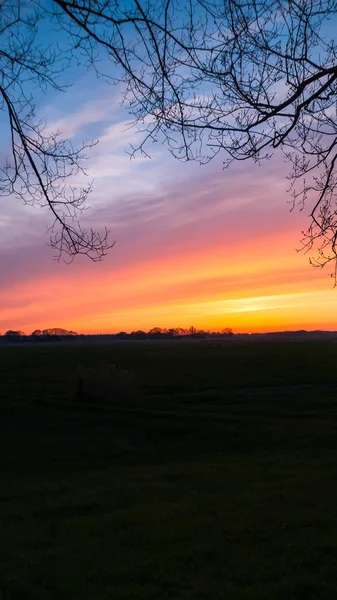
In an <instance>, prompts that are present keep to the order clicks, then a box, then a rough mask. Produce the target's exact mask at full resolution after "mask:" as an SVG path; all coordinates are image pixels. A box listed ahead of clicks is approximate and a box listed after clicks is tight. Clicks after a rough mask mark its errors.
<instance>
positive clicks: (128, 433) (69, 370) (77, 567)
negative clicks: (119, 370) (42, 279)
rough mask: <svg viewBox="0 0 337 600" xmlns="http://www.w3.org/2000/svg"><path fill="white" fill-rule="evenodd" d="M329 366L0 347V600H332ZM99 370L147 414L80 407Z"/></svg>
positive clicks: (184, 347)
mask: <svg viewBox="0 0 337 600" xmlns="http://www.w3.org/2000/svg"><path fill="white" fill-rule="evenodd" d="M336 352H337V346H336V345H334V344H331V343H328V342H315V343H314V342H312V343H309V344H302V343H297V342H293V343H290V344H286V343H267V344H261V343H246V344H240V343H236V342H234V343H233V344H227V345H224V347H222V348H208V347H207V344H206V345H205V344H178V345H176V344H174V345H172V344H170V343H167V344H156V343H147V344H132V343H131V344H109V345H96V346H90V345H83V346H81V347H78V346H70V345H68V346H58V345H55V346H47V345H41V346H37V347H29V348H28V347H11V348H10V347H7V348H4V347H1V348H0V371H1V372H0V376H1V390H0V394H1V414H0V417H1V421H0V423H1V424H0V428H1V430H0V484H1V487H0V515H1V517H0V539H1V546H0V548H1V550H0V554H1V560H0V599H2V598H3V599H5V598H6V599H8V600H11V599H13V600H14V599H16V598H18V599H25V600H26V599H37V600H39V599H47V598H48V599H54V598H55V600H56V599H57V600H58V599H59V598H67V599H71V600H72V599H77V598H78V599H81V600H86V599H90V600H94V599H95V600H96V599H97V600H101V599H102V600H103V599H107V598H109V599H110V598H113V599H114V598H116V599H119V598H121V599H131V598H135V597H137V598H141V599H144V600H149V599H153V600H155V599H156V600H158V599H161V598H163V599H164V598H168V597H172V598H177V599H181V600H185V599H186V600H187V599H192V598H193V599H205V600H206V599H209V598H212V599H213V598H214V599H217V598H219V599H220V598H229V599H230V600H231V599H233V600H241V599H247V600H248V599H252V600H258V599H259V600H260V599H261V600H262V599H267V598H268V600H269V599H270V598H273V599H275V600H278V599H279V600H281V599H282V600H283V599H287V600H295V599H303V600H304V599H305V600H310V599H311V598H323V599H330V598H331V599H332V598H334V599H335V598H336V596H337V509H336V507H337V485H336V480H335V473H336V466H335V465H336V459H337V419H336V416H337V399H336V389H337V388H336V389H335V388H334V387H333V385H332V386H331V388H329V387H327V388H324V387H319V386H321V384H322V383H331V384H333V383H334V382H335V380H336V375H335V373H336V371H335V365H336ZM102 360H108V361H109V362H114V363H118V364H120V365H121V366H122V367H124V368H127V369H130V370H131V371H133V372H135V373H136V374H137V376H138V380H139V385H140V388H141V390H142V398H141V399H140V398H137V399H136V401H135V402H131V403H128V404H127V405H126V406H125V407H121V406H120V404H118V406H116V405H115V406H114V402H110V403H109V404H106V403H105V404H104V406H92V405H83V406H78V405H76V404H75V403H74V402H73V398H72V394H73V373H74V370H75V368H76V365H77V364H78V363H81V364H84V365H85V364H86V365H90V364H95V363H99V362H101V361H102ZM299 383H305V384H311V385H312V389H310V388H308V389H306V390H303V389H299V390H296V389H293V388H289V389H286V388H285V387H284V386H288V385H289V384H299ZM267 385H275V386H281V387H280V388H279V391H276V390H272V391H271V390H268V389H267V390H265V391H264V390H263V387H264V386H267ZM236 386H239V387H240V388H249V390H250V391H248V392H244V391H243V390H242V389H241V391H240V392H239V393H237V392H235V390H234V388H235V387H236ZM259 386H262V389H258V388H259ZM315 386H316V387H315ZM215 388H218V392H216V391H215ZM200 390H206V393H205V394H204V395H198V393H199V392H200ZM207 390H212V391H210V392H209V393H207Z"/></svg>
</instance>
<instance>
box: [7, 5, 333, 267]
mask: <svg viewBox="0 0 337 600" xmlns="http://www.w3.org/2000/svg"><path fill="white" fill-rule="evenodd" d="M1 6H2V9H1V10H2V13H1V36H2V39H3V40H4V41H5V43H4V44H2V47H3V48H4V50H3V51H1V67H0V68H1V72H2V86H1V89H0V92H1V94H2V100H3V104H2V108H3V109H4V110H6V111H7V115H8V119H9V123H10V127H11V130H12V140H13V141H12V154H13V157H12V161H11V165H10V168H9V169H5V174H6V176H7V180H6V181H7V184H6V185H7V188H6V190H7V191H8V190H9V191H10V192H11V193H12V192H15V193H16V194H17V195H19V196H20V195H21V196H23V197H24V198H25V199H26V198H28V201H32V202H40V203H46V204H47V205H48V206H49V208H50V210H51V211H52V212H53V214H54V217H55V223H56V224H58V225H59V226H60V227H61V232H62V233H61V234H58V236H56V238H55V239H54V245H56V247H57V248H58V249H59V250H60V251H61V252H62V251H63V249H64V247H66V249H67V251H70V253H74V252H75V253H76V252H78V251H81V250H84V251H85V252H86V253H89V254H92V253H93V252H94V254H95V252H96V255H97V256H98V257H100V256H101V255H102V254H104V252H105V251H106V249H107V246H108V243H107V238H106V234H104V235H103V237H99V236H98V237H95V236H97V235H98V234H94V233H93V232H90V233H89V237H88V234H87V232H81V230H79V231H76V232H75V231H74V229H72V226H71V225H69V224H68V216H69V213H68V211H70V216H71V217H73V213H74V212H75V213H77V211H78V209H81V208H82V207H83V203H84V202H85V200H86V197H87V194H88V191H89V190H83V191H81V192H80V193H79V194H75V195H74V196H73V195H72V193H70V195H69V190H68V189H67V190H66V189H65V188H64V187H63V181H65V178H66V177H67V175H68V174H69V172H73V169H75V170H77V169H79V168H81V159H82V154H83V152H84V151H85V148H81V149H79V150H74V149H72V148H71V147H70V146H69V143H68V142H66V141H60V140H58V139H57V138H56V137H52V138H50V137H48V136H47V137H46V138H45V137H44V135H43V131H42V129H41V128H40V126H39V125H37V124H36V123H35V121H34V118H33V117H34V115H33V112H32V111H31V110H29V109H30V107H31V106H32V101H31V98H27V96H26V94H25V90H24V85H23V83H24V78H25V77H28V79H30V80H32V81H36V83H37V84H38V85H42V86H54V87H57V85H58V84H57V83H56V82H57V74H58V69H61V63H60V60H59V59H58V58H57V57H56V56H55V54H54V55H53V54H52V53H51V54H48V52H47V53H46V52H44V51H42V50H41V51H40V50H37V49H36V46H35V45H34V36H35V35H36V31H38V28H39V27H40V23H41V21H40V19H42V18H45V19H46V20H47V21H48V22H49V24H53V23H55V22H57V23H58V25H59V26H60V27H61V28H63V30H65V31H67V33H68V34H69V40H70V44H71V47H70V51H69V53H68V59H69V60H71V59H72V58H74V57H75V58H77V59H78V60H80V61H82V62H83V61H84V62H86V63H87V64H88V65H90V66H93V68H95V69H96V70H97V72H98V70H99V65H100V63H99V62H97V53H98V52H101V51H104V52H106V55H107V57H108V58H109V59H110V61H111V63H112V67H111V70H110V72H108V73H105V72H104V76H105V77H106V79H108V80H110V81H111V82H112V83H116V82H119V83H122V84H124V90H125V96H124V102H125V105H126V106H128V108H129V111H130V113H131V114H132V116H133V118H134V122H135V123H136V124H138V126H139V127H140V128H141V129H142V130H143V132H144V136H143V138H142V141H141V144H140V145H139V146H138V147H135V148H133V151H134V152H136V151H137V150H139V151H141V152H147V149H146V142H147V141H156V140H160V141H162V140H163V138H164V139H165V140H166V142H167V144H168V146H169V148H170V150H171V152H172V153H173V154H174V155H175V156H176V157H177V158H179V159H182V160H192V159H197V160H199V161H200V162H207V161H209V160H211V159H212V158H213V157H214V156H216V155H217V154H218V153H219V152H223V153H224V159H225V165H226V166H228V165H229V164H230V163H231V162H232V161H234V160H247V159H251V160H253V161H255V162H258V163H260V161H262V160H263V159H267V158H269V157H270V156H271V154H272V153H273V152H275V150H277V149H279V150H281V151H282V152H283V154H284V157H285V159H286V161H287V162H288V163H289V168H290V172H289V182H290V191H291V194H292V203H293V206H296V205H299V206H300V207H301V208H303V207H304V206H306V207H308V212H309V214H310V221H309V225H308V228H307V229H306V231H304V232H303V236H302V240H301V243H302V248H303V249H304V250H307V251H309V250H311V249H312V248H313V247H315V248H317V249H318V256H317V258H316V259H312V264H314V265H316V266H324V265H325V264H327V263H330V262H333V263H334V266H335V271H334V275H335V278H336V268H337V261H336V258H337V211H336V186H337V175H336V160H337V120H336V92H337V50H336V43H335V41H334V39H331V33H329V27H331V24H335V25H336V21H335V22H333V19H336V18H337V5H336V2H335V0H289V1H285V0H251V1H250V2H244V1H243V0H182V1H181V2H177V0H157V1H156V2H143V1H142V0H130V2H126V1H125V2H109V1H107V0H96V1H95V2H91V1H90V0H76V1H75V0H52V1H51V2H50V3H49V4H48V5H47V3H46V5H45V3H43V2H42V1H41V3H40V4H39V3H38V2H34V3H33V1H32V0H31V3H29V2H28V6H32V7H33V8H32V10H31V12H29V10H28V13H27V9H26V11H25V12H23V14H24V15H25V16H24V17H23V16H22V14H19V12H18V11H16V9H14V8H13V6H14V3H13V2H12V0H7V1H6V0H3V1H2V5H1ZM15 6H16V5H15ZM18 6H20V2H18ZM3 7H4V8H3ZM6 11H7V12H6ZM27 14H28V16H27ZM16 28H19V29H20V28H21V29H20V31H21V30H22V29H23V30H24V31H26V34H25V36H26V37H25V36H24V35H23V34H22V35H21V37H20V36H16V37H15V38H13V39H14V40H15V41H13V44H14V47H13V50H12V49H11V42H10V39H9V38H10V36H11V35H12V32H13V31H17V29H16ZM27 31H28V33H29V36H28V37H27V35H28V34H27ZM41 173H43V177H41ZM60 181H61V182H62V184H61V183H60ZM20 185H21V186H22V187H21V188H20ZM36 196H37V199H36ZM59 199H60V206H61V213H60V212H59V204H58V200H59ZM62 209H63V210H64V212H62ZM55 213H56V214H55ZM67 227H68V229H67Z"/></svg>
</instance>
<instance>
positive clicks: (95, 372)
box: [75, 363, 138, 404]
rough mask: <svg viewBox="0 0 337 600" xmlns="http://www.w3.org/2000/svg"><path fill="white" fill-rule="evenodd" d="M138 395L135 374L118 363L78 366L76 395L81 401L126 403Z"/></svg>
mask: <svg viewBox="0 0 337 600" xmlns="http://www.w3.org/2000/svg"><path fill="white" fill-rule="evenodd" d="M137 395H138V394H137V386H136V382H135V377H134V375H133V374H132V373H130V372H129V371H126V370H124V369H121V368H120V367H119V366H118V365H112V364H109V363H101V364H99V365H97V366H96V367H83V366H79V367H78V368H77V372H76V392H75V396H76V399H77V400H78V401H79V402H97V403H101V404H124V403H125V402H126V401H130V400H133V399H136V398H137Z"/></svg>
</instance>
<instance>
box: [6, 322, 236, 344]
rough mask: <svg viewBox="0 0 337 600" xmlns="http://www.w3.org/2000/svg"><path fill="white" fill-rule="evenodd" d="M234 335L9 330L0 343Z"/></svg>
mask: <svg viewBox="0 0 337 600" xmlns="http://www.w3.org/2000/svg"><path fill="white" fill-rule="evenodd" d="M233 335H234V333H233V331H232V329H230V328H229V327H226V328H225V329H222V330H221V331H204V330H202V329H197V328H196V327H193V326H192V327H189V328H188V329H183V328H182V327H176V328H172V329H162V328H160V327H153V329H150V331H147V332H146V331H142V330H141V329H139V330H137V331H132V332H131V333H127V332H126V331H120V332H119V333H103V334H94V335H84V334H77V333H75V332H74V331H67V330H66V329H60V328H54V329H43V330H40V329H38V330H35V331H33V333H32V334H31V335H26V334H25V333H23V332H22V331H16V330H13V329H10V330H8V331H6V333H5V334H4V335H2V336H1V335H0V341H1V342H3V343H4V342H13V341H15V342H31V341H36V342H43V341H56V340H85V339H88V340H90V339H98V340H105V339H107V340H113V339H115V340H156V339H162V340H167V339H179V338H182V337H184V338H204V339H206V338H214V337H216V338H229V337H232V336H233Z"/></svg>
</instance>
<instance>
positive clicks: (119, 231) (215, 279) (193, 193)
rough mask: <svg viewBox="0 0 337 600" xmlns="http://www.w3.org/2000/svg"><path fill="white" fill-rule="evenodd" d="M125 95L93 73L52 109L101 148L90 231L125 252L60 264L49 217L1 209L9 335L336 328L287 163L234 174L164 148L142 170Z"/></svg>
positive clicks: (77, 78)
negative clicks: (306, 249) (303, 246)
mask: <svg viewBox="0 0 337 600" xmlns="http://www.w3.org/2000/svg"><path fill="white" fill-rule="evenodd" d="M120 98H121V91H120V90H119V89H118V87H109V86H107V85H106V84H104V83H103V82H102V81H101V80H96V79H95V78H94V76H93V75H92V74H91V75H87V74H86V73H85V72H84V71H83V72H82V71H78V72H74V73H73V85H72V87H71V88H70V89H69V90H68V91H67V92H66V94H62V93H60V94H55V95H54V96H51V95H49V96H46V97H43V96H41V97H40V98H39V102H38V109H39V112H40V114H41V115H42V116H43V117H44V118H46V120H47V122H48V127H49V128H50V130H57V129H59V130H61V131H62V132H63V134H64V135H65V136H69V137H70V138H71V139H72V140H73V141H74V143H78V142H81V141H86V142H88V141H90V140H91V139H93V138H99V139H100V143H99V144H98V145H97V146H96V147H94V148H93V149H92V150H91V151H90V153H89V156H88V161H87V165H86V167H87V171H88V178H89V179H90V178H93V179H94V181H95V182H94V189H93V193H92V195H91V198H90V206H91V209H90V211H88V213H87V214H86V217H85V222H86V223H87V224H89V225H92V226H94V227H98V228H99V227H104V226H107V227H108V229H110V231H111V239H112V240H115V241H116V244H115V246H114V248H113V249H112V250H111V251H110V253H109V255H108V256H107V257H106V258H105V259H104V261H103V262H101V263H92V262H91V261H90V260H88V259H86V258H84V257H78V258H76V259H75V260H74V262H73V263H72V264H70V265H66V264H64V263H62V262H60V263H58V262H55V261H53V256H54V253H53V250H52V249H51V248H49V247H48V246H47V244H48V236H47V235H46V227H47V225H48V224H50V220H49V215H48V214H47V213H46V212H44V211H43V210H41V209H37V208H35V209H34V208H31V207H25V206H22V205H21V204H20V202H19V201H18V200H16V199H15V198H0V236H1V237H0V281H1V288H0V332H1V333H4V332H5V331H6V330H7V329H21V330H23V331H24V332H25V333H30V332H31V331H32V330H34V329H36V328H39V329H44V328H47V327H63V328H66V329H72V330H75V331H77V332H79V333H101V332H111V333H112V332H117V331H121V330H125V331H132V330H135V329H144V330H148V329H150V328H152V327H154V326H159V327H176V326H180V327H189V326H191V325H194V326H195V327H198V328H203V329H215V330H218V329H221V328H224V327H232V328H233V330H234V332H255V331H276V330H283V329H302V328H305V329H318V328H319V329H337V319H336V302H337V296H336V294H337V291H334V290H333V289H332V287H333V281H332V279H330V278H329V269H328V268H327V269H325V270H317V269H313V268H312V267H310V266H309V262H308V256H307V255H304V254H303V253H297V252H296V248H298V247H299V240H300V237H301V235H300V234H301V230H302V229H305V227H306V225H307V223H308V218H307V214H308V212H309V209H307V210H306V209H304V211H303V212H299V211H295V212H292V213H290V211H289V209H290V206H289V204H287V200H289V197H288V196H287V194H286V189H287V181H286V180H285V175H286V174H287V165H285V164H284V163H283V161H282V158H281V157H280V156H276V157H275V158H274V160H272V161H269V162H267V163H265V164H263V165H262V166H261V167H257V166H255V165H253V164H252V163H249V162H247V163H240V164H237V165H234V166H233V167H231V168H230V169H229V170H226V171H223V169H222V158H224V157H218V158H217V159H216V160H215V161H214V162H212V163H210V164H208V165H206V166H199V165H198V164H196V163H180V162H178V161H177V160H175V159H174V158H172V157H171V156H170V154H169V153H168V151H167V149H166V147H165V146H164V145H163V146H162V145H160V144H157V145H153V146H151V147H149V148H148V151H149V153H150V155H151V159H147V158H143V157H141V156H138V157H136V159H134V160H130V158H129V156H128V154H127V151H128V150H129V143H130V142H132V143H135V140H137V139H138V137H139V135H138V134H137V131H136V130H135V129H130V127H129V125H128V115H127V114H126V113H125V111H124V110H123V109H122V108H121V107H120ZM5 125H6V124H5V123H4V122H3V121H2V122H1V127H2V128H3V127H5ZM137 135H138V137H137ZM5 152H6V149H5V148H4V147H3V146H1V156H4V154H5ZM84 179H85V178H84V177H82V181H81V180H79V179H77V180H76V184H78V185H80V184H81V183H83V180H84Z"/></svg>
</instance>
